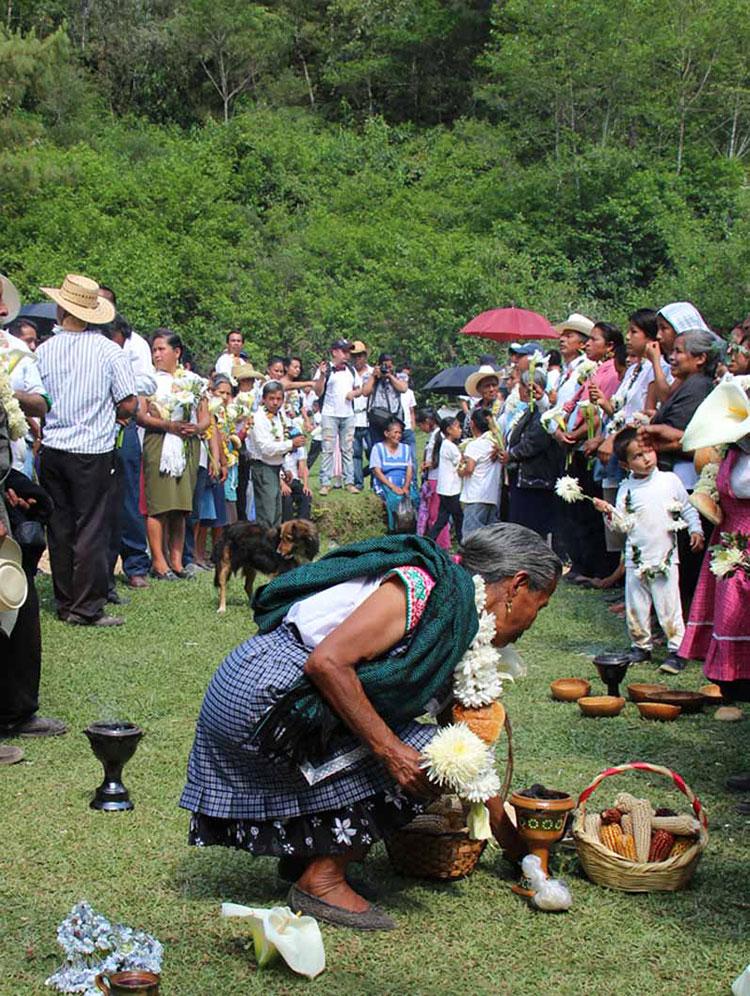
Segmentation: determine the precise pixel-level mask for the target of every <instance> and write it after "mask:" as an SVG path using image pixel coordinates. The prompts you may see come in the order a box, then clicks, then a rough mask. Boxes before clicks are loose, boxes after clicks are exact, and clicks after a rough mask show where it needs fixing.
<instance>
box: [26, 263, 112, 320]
mask: <svg viewBox="0 0 750 996" xmlns="http://www.w3.org/2000/svg"><path fill="white" fill-rule="evenodd" d="M40 290H42V291H43V292H44V293H45V294H46V295H47V297H51V298H52V300H53V301H54V302H55V304H59V305H60V307H61V308H64V309H65V311H67V312H69V313H70V314H71V315H73V317H74V318H79V319H80V320H81V321H82V322H88V324H89V325H106V324H107V322H111V321H112V319H113V318H114V317H115V314H116V309H115V306H114V304H112V302H111V301H108V300H107V299H106V298H104V297H99V284H98V283H97V282H96V281H95V280H90V279H89V278H88V277H82V276H80V275H79V274H77V273H69V274H68V275H67V277H66V278H65V279H64V280H63V283H62V287H41V288H40Z"/></svg>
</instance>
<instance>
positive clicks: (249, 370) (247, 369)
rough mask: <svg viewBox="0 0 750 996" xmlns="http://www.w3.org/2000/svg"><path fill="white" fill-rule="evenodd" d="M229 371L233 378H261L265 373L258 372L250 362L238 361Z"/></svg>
mask: <svg viewBox="0 0 750 996" xmlns="http://www.w3.org/2000/svg"><path fill="white" fill-rule="evenodd" d="M231 373H232V379H233V380H263V378H264V377H265V374H262V373H260V371H259V370H256V369H255V367H254V366H252V364H250V363H238V364H237V366H236V367H232V371H231Z"/></svg>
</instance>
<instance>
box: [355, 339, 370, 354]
mask: <svg viewBox="0 0 750 996" xmlns="http://www.w3.org/2000/svg"><path fill="white" fill-rule="evenodd" d="M366 352H367V346H365V344H364V343H363V342H362V340H361V339H355V340H354V342H353V343H352V356H355V355H356V354H357V353H366Z"/></svg>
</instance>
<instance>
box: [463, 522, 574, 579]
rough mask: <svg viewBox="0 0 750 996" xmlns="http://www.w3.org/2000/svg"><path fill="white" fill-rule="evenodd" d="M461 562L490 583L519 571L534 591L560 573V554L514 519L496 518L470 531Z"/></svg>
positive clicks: (465, 541)
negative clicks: (491, 522)
mask: <svg viewBox="0 0 750 996" xmlns="http://www.w3.org/2000/svg"><path fill="white" fill-rule="evenodd" d="M461 563H462V564H463V566H464V567H465V568H466V569H467V571H470V572H471V573H472V574H480V575H481V576H482V577H483V578H484V580H485V581H487V582H489V583H490V584H493V583H494V582H496V581H502V580H503V579H504V578H511V577H513V576H514V575H515V574H518V573H519V572H520V571H523V572H524V573H525V574H528V576H529V587H530V588H532V589H534V590H535V591H546V590H547V589H548V588H550V587H551V586H552V585H553V584H554V582H555V581H556V580H557V579H558V578H559V577H560V574H561V573H562V564H561V563H560V558H559V557H558V556H557V554H556V553H555V552H554V551H553V550H550V548H549V547H548V546H547V544H546V543H545V542H544V540H543V539H542V537H541V536H540V535H539V533H535V532H534V530H533V529H527V528H526V526H519V525H517V524H516V523H515V522H498V523H496V524H495V525H494V526H484V527H482V528H481V529H477V530H476V531H475V532H473V533H470V534H469V536H468V537H467V538H466V539H465V540H464V543H463V546H462V548H461Z"/></svg>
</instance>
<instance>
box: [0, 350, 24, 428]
mask: <svg viewBox="0 0 750 996" xmlns="http://www.w3.org/2000/svg"><path fill="white" fill-rule="evenodd" d="M0 406H2V407H3V408H4V409H5V414H6V416H7V418H8V435H9V436H10V439H11V442H13V441H14V440H16V439H23V437H24V436H25V435H26V433H27V432H28V430H29V427H28V423H27V422H26V416H25V415H24V413H23V412H22V411H21V406H20V405H19V403H18V398H17V397H16V396H15V394H14V393H13V387H12V385H11V383H10V376H9V375H8V373H7V371H6V370H5V369H4V368H3V366H2V365H0Z"/></svg>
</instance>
